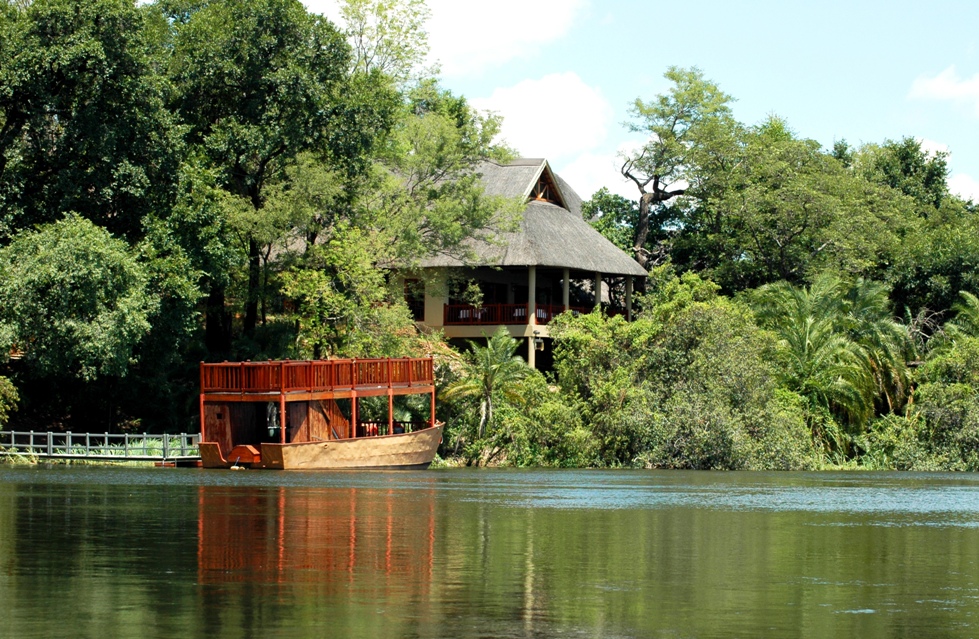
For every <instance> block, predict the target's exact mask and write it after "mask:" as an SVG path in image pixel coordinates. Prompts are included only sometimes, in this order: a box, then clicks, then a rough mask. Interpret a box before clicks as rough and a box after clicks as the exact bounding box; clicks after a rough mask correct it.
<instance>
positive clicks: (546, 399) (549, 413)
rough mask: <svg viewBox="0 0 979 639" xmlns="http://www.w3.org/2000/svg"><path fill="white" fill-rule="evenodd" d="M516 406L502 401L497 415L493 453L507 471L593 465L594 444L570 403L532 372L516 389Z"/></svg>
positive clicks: (587, 427)
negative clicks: (507, 468) (507, 467)
mask: <svg viewBox="0 0 979 639" xmlns="http://www.w3.org/2000/svg"><path fill="white" fill-rule="evenodd" d="M516 387H517V388H516V393H515V396H516V397H519V401H507V400H506V399H505V397H504V398H503V401H501V402H500V403H499V404H498V408H497V410H496V415H497V420H498V422H499V424H500V426H499V427H498V428H497V429H496V431H495V432H494V442H493V449H494V450H496V449H499V450H500V451H501V452H500V453H499V458H500V460H501V462H502V463H505V464H507V465H511V466H544V467H559V468H582V467H588V466H594V465H595V464H596V463H597V460H598V457H597V448H598V442H597V440H596V438H595V435H594V433H593V431H592V429H591V428H589V426H588V425H587V424H585V423H584V421H583V419H582V416H581V414H580V413H579V412H578V411H577V409H576V406H575V405H574V403H573V402H568V401H566V399H565V397H563V396H562V395H561V393H560V392H559V390H558V389H557V388H555V387H552V386H549V385H548V384H547V381H546V380H545V379H544V376H543V375H541V374H540V373H539V372H537V371H532V372H531V373H529V374H528V376H527V377H526V378H525V379H524V380H522V381H521V382H519V383H518V384H516Z"/></svg>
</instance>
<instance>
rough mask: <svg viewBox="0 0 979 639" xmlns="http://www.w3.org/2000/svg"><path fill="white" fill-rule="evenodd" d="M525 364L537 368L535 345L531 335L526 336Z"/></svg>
mask: <svg viewBox="0 0 979 639" xmlns="http://www.w3.org/2000/svg"><path fill="white" fill-rule="evenodd" d="M527 366H530V367H531V368H537V345H536V344H534V336H533V335H531V336H530V337H528V338H527Z"/></svg>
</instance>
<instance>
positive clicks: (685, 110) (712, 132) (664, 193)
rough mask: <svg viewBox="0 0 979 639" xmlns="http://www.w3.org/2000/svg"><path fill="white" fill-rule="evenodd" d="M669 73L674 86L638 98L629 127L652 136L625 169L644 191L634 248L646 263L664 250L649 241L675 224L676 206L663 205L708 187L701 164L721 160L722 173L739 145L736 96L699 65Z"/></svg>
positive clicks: (710, 177) (707, 174)
mask: <svg viewBox="0 0 979 639" xmlns="http://www.w3.org/2000/svg"><path fill="white" fill-rule="evenodd" d="M664 75H665V77H666V78H667V79H668V80H670V82H672V86H671V87H670V90H669V91H667V92H666V93H663V94H660V95H659V96H656V98H654V99H653V100H650V101H649V102H644V101H643V100H641V99H636V101H635V102H634V103H633V105H632V108H631V109H630V115H631V116H632V118H633V119H632V121H631V122H629V123H628V124H627V126H628V128H629V130H630V131H633V132H637V133H642V134H644V135H646V136H648V141H647V142H646V143H645V144H644V145H643V147H642V148H641V149H639V150H638V151H636V152H634V153H631V154H629V155H627V156H626V157H625V158H624V160H625V161H624V163H623V165H622V170H621V171H622V175H623V176H624V177H626V178H628V179H629V180H631V181H632V182H633V183H635V185H636V188H637V189H638V190H639V212H638V216H637V221H636V224H635V226H634V228H633V237H632V250H633V252H634V254H635V257H636V260H637V261H638V262H639V263H640V264H642V265H643V266H649V265H650V264H651V261H652V258H653V257H654V256H655V255H657V254H658V253H659V251H658V250H656V248H655V247H654V248H653V249H652V250H651V249H650V248H649V246H647V244H648V243H654V244H658V243H659V242H661V241H663V240H664V236H663V231H669V230H670V228H671V227H673V226H675V219H674V216H673V215H672V214H671V211H670V210H669V209H667V208H665V207H663V206H661V205H662V204H663V203H665V202H669V201H670V200H672V199H673V198H676V197H677V196H680V195H684V194H687V193H690V194H694V193H698V192H702V193H706V192H708V191H709V190H710V189H711V186H710V183H711V182H712V181H713V177H714V176H713V175H712V173H711V171H703V170H701V169H702V168H704V167H706V166H708V165H711V166H716V165H719V166H721V167H722V171H721V173H722V172H723V171H725V170H727V169H728V167H727V166H726V161H725V160H724V158H726V157H729V156H730V155H731V153H730V149H731V147H732V146H734V145H736V144H737V130H738V125H737V123H736V122H735V121H734V120H733V118H732V117H731V109H730V106H729V103H730V102H731V101H732V98H731V96H729V95H727V94H725V93H723V92H722V91H721V90H720V88H719V87H718V86H717V85H716V84H715V83H713V82H711V81H709V80H707V79H705V78H704V75H703V73H702V72H701V71H700V70H699V69H697V68H696V67H694V68H691V69H681V68H679V67H670V68H669V69H668V70H667V72H666V73H665V74H664ZM719 174H720V173H719ZM684 183H686V184H688V185H689V186H688V187H686V188H684V186H683V184H684Z"/></svg>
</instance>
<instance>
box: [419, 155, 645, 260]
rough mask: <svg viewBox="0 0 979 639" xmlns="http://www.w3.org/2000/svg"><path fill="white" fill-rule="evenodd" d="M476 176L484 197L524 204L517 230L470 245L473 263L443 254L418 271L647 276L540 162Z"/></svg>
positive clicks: (493, 168)
mask: <svg viewBox="0 0 979 639" xmlns="http://www.w3.org/2000/svg"><path fill="white" fill-rule="evenodd" d="M478 172H479V174H480V176H481V178H482V182H483V188H484V191H485V193H486V194H487V195H501V196H504V197H509V198H521V197H522V198H523V199H524V201H526V202H527V207H526V209H525V210H524V214H523V219H522V220H521V224H520V229H519V230H517V231H515V232H509V233H501V234H500V236H499V239H500V240H501V241H500V242H499V243H496V242H485V241H481V240H475V239H474V240H470V241H469V242H468V244H469V247H470V248H471V249H472V250H474V251H475V253H476V257H475V260H473V261H469V262H467V263H466V264H463V262H462V261H461V260H459V259H458V258H454V257H450V256H447V255H441V256H433V257H430V258H428V259H424V260H422V266H425V267H440V266H463V265H466V266H478V265H487V266H489V265H493V266H531V265H537V266H549V267H564V268H571V269H578V270H585V271H595V272H600V273H608V274H613V275H634V276H639V277H642V276H645V275H646V271H645V269H643V268H642V267H641V266H639V264H637V263H636V261H635V260H634V259H632V257H630V256H629V255H627V254H626V253H624V252H623V251H622V250H620V249H619V248H618V247H617V246H615V245H614V244H612V243H611V242H609V241H608V240H607V239H606V238H605V237H604V236H602V235H601V234H600V233H599V232H598V231H596V230H595V229H594V228H592V227H591V225H590V224H588V223H587V222H585V220H584V219H583V218H582V216H581V198H580V197H579V196H578V194H577V193H575V192H574V189H572V188H571V187H570V186H569V185H568V183H567V182H565V181H564V180H563V179H562V178H561V176H559V175H557V174H556V173H554V172H553V171H552V170H551V167H550V165H549V164H548V163H547V161H546V160H544V159H533V158H521V159H518V160H515V161H513V162H511V163H510V164H506V165H501V164H497V163H495V162H485V163H483V164H482V165H480V167H479V169H478Z"/></svg>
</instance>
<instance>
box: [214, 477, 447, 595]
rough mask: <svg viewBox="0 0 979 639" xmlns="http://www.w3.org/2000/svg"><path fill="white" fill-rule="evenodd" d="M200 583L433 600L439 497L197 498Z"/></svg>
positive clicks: (244, 493) (301, 494)
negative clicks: (392, 593) (308, 587)
mask: <svg viewBox="0 0 979 639" xmlns="http://www.w3.org/2000/svg"><path fill="white" fill-rule="evenodd" d="M198 503H199V511H200V512H199V515H200V516H199V519H198V522H199V523H198V550H197V554H198V579H199V583H201V584H231V583H246V582H247V583H259V584H303V583H316V584H319V586H320V587H323V586H328V585H329V584H331V583H333V584H337V585H339V584H345V585H344V587H349V584H352V583H353V582H354V581H355V580H356V581H357V582H360V583H368V582H369V583H370V584H371V586H372V587H374V588H377V587H381V588H383V587H385V585H387V586H389V587H392V588H395V587H396V588H397V589H398V590H401V591H403V590H404V589H406V588H407V589H409V590H411V591H413V592H415V593H417V594H423V593H426V592H427V591H428V588H429V587H430V584H431V580H432V564H433V554H434V546H435V497H434V491H428V490H424V489H422V490H418V489H413V490H398V489H371V488H349V487H347V488H336V489H333V488H315V489H313V488H299V487H276V488H256V487H231V488H229V487H214V486H202V487H200V488H199V489H198Z"/></svg>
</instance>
